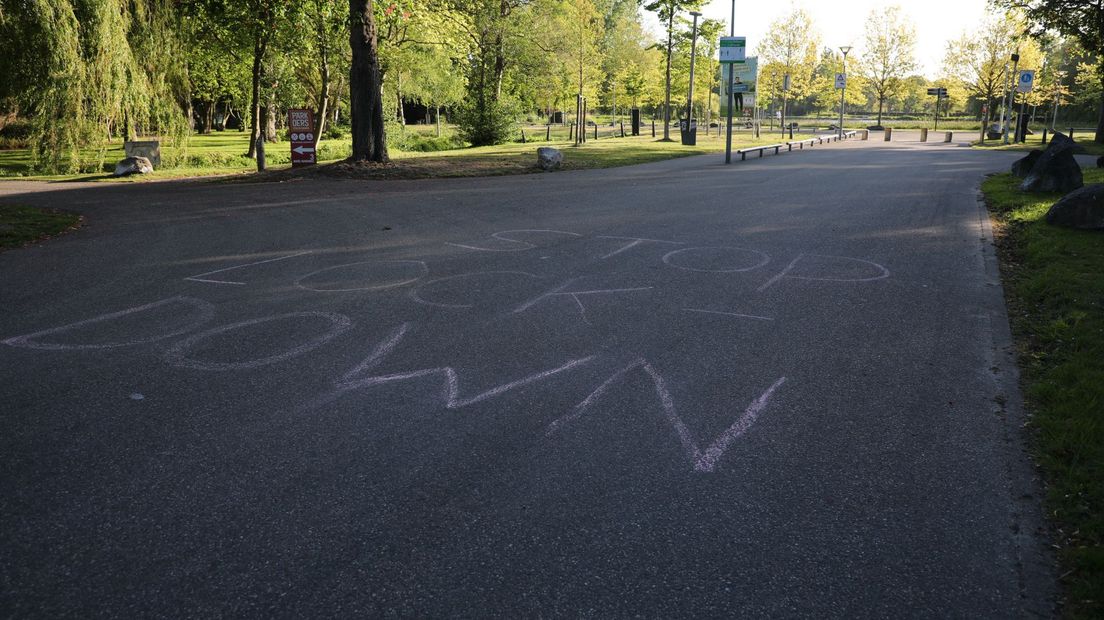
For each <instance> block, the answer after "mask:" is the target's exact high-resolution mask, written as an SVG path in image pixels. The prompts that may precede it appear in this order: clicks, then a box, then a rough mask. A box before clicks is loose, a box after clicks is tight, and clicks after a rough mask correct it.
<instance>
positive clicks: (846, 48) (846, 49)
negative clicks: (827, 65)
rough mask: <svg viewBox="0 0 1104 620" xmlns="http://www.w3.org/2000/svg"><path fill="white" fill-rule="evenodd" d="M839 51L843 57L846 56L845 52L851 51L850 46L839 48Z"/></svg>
mask: <svg viewBox="0 0 1104 620" xmlns="http://www.w3.org/2000/svg"><path fill="white" fill-rule="evenodd" d="M840 51H841V52H843V55H844V56H846V55H847V52H850V51H851V46H850V45H844V46H842V47H840Z"/></svg>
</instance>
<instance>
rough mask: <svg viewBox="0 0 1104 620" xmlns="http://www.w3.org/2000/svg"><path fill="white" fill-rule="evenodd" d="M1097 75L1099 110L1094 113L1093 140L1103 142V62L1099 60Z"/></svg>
mask: <svg viewBox="0 0 1104 620" xmlns="http://www.w3.org/2000/svg"><path fill="white" fill-rule="evenodd" d="M1099 67H1100V70H1099V72H1098V73H1097V77H1099V78H1100V86H1101V88H1100V112H1099V113H1098V114H1097V115H1096V136H1095V137H1094V138H1093V142H1096V143H1097V144H1104V62H1101V63H1100V65H1099Z"/></svg>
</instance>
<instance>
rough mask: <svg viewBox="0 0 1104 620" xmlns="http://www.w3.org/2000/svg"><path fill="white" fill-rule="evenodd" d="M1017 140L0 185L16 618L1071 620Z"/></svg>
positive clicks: (3, 426) (6, 511) (8, 557)
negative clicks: (17, 213)
mask: <svg viewBox="0 0 1104 620" xmlns="http://www.w3.org/2000/svg"><path fill="white" fill-rule="evenodd" d="M568 157H570V153H569V154H568ZM1014 157H1015V155H1014V154H1007V153H984V152H977V151H971V150H969V149H965V148H958V147H955V146H952V145H942V144H927V145H919V144H905V143H900V142H894V143H890V144H886V143H883V142H875V141H870V142H865V143H864V142H850V143H844V144H841V145H833V146H830V147H828V146H825V147H817V148H814V149H812V150H806V151H804V152H801V153H794V154H791V155H784V156H780V157H766V158H764V159H762V160H758V159H756V160H753V161H750V160H749V161H748V162H745V163H742V164H737V165H733V166H729V167H725V166H723V165H721V164H720V163H719V161H718V158H717V157H699V158H691V159H685V160H678V161H670V162H663V163H658V164H650V165H644V166H638V167H630V168H620V169H614V170H600V171H586V172H576V173H559V174H548V175H532V176H521V177H507V178H493V179H470V180H439V181H412V182H380V183H371V182H331V183H318V182H289V183H284V184H277V185H252V184H226V183H222V184H209V183H195V182H191V183H172V184H146V185H131V186H104V185H97V186H80V187H75V186H74V187H70V186H66V185H60V184H59V185H52V186H49V187H48V188H45V189H48V190H49V191H38V190H41V189H44V188H42V187H40V186H34V187H33V188H32V187H30V186H19V185H8V184H5V185H0V192H3V193H4V195H3V196H2V197H0V200H3V201H8V202H23V203H31V204H50V205H54V206H62V207H68V208H72V209H76V210H79V211H81V212H83V213H85V214H86V215H87V216H88V220H89V223H88V226H87V227H86V228H85V229H83V230H81V231H79V232H77V233H76V234H73V235H70V236H67V237H65V238H62V239H58V240H55V241H52V242H50V243H48V244H45V245H41V246H38V247H34V248H28V249H23V250H19V251H12V252H6V253H3V254H0V295H2V301H0V307H2V308H3V311H2V312H0V340H2V341H3V342H4V344H3V345H0V430H2V432H0V454H2V455H3V456H2V457H0V458H2V461H0V462H2V464H3V476H2V479H0V545H2V547H0V548H2V550H3V553H0V575H2V577H0V579H2V584H3V585H2V588H0V608H2V609H5V610H7V612H8V613H10V614H12V615H16V616H28V615H42V616H81V617H85V616H90V615H91V616H95V615H110V616H130V617H133V616H148V615H226V616H273V615H280V616H309V617H318V616H350V615H352V614H368V615H372V616H377V615H402V616H419V617H427V616H429V617H432V616H463V617H471V616H503V617H519V616H523V617H524V616H543V617H549V616H553V617H555V616H567V617H577V616H596V617H622V616H645V617H664V618H667V617H685V616H693V617H718V616H727V617H756V616H812V617H855V616H860V617H861V616H880V617H886V616H893V617H899V616H926V617H1002V618H1007V617H1017V616H1023V615H1032V614H1040V615H1048V614H1049V613H1050V611H1051V607H1050V602H1049V601H1050V599H1051V598H1052V581H1053V574H1052V573H1051V572H1050V569H1049V568H1048V563H1049V559H1048V558H1047V556H1046V554H1045V553H1044V551H1043V550H1044V548H1045V546H1046V544H1045V541H1043V540H1041V539H1040V538H1039V537H1038V536H1037V534H1036V532H1037V529H1038V528H1039V522H1038V509H1037V508H1036V502H1037V501H1038V497H1037V496H1036V495H1035V494H1036V488H1035V486H1034V484H1033V482H1032V481H1031V480H1030V473H1031V469H1030V467H1029V465H1028V462H1027V459H1026V457H1025V455H1024V453H1023V450H1022V447H1021V444H1020V436H1019V430H1018V429H1019V426H1020V424H1021V423H1022V419H1021V415H1022V413H1021V410H1020V407H1019V396H1018V393H1017V391H1016V387H1015V385H1016V384H1015V381H1016V375H1015V370H1014V368H1013V367H1012V366H1011V364H1010V357H1009V341H1008V338H1009V336H1008V331H1007V320H1006V316H1005V311H1004V307H1003V301H1002V295H1001V288H1000V284H999V279H998V274H997V271H996V267H995V262H994V259H993V255H992V248H991V246H990V233H989V230H988V226H987V224H986V220H985V217H984V214H983V210H982V209H981V208H980V207H979V205H978V202H977V186H978V183H979V181H980V180H981V178H982V175H983V174H985V173H987V172H990V171H994V170H1000V169H1005V168H1006V166H1007V165H1008V163H1010V162H1011V161H1012V159H1013V158H1014Z"/></svg>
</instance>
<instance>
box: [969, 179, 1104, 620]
mask: <svg viewBox="0 0 1104 620" xmlns="http://www.w3.org/2000/svg"><path fill="white" fill-rule="evenodd" d="M1085 182H1086V183H1087V184H1088V183H1104V170H1099V169H1089V170H1086V171H1085ZM1018 183H1019V179H1016V178H1015V177H1013V176H1012V175H1010V174H1001V175H997V176H994V177H991V178H989V179H988V180H986V181H985V183H984V184H983V185H982V190H983V191H984V193H985V196H986V199H987V200H988V202H989V205H990V210H991V211H992V213H993V215H994V217H995V219H996V221H997V228H998V231H999V233H1000V234H999V235H998V238H999V245H1000V249H1001V255H1002V260H1001V263H1002V272H1003V279H1004V284H1005V294H1006V297H1007V301H1008V308H1009V315H1010V317H1011V320H1012V327H1013V331H1014V333H1015V335H1016V339H1017V346H1018V349H1019V355H1020V365H1021V368H1022V369H1023V381H1024V389H1025V396H1026V398H1027V401H1028V407H1029V410H1030V411H1031V413H1032V416H1031V427H1032V430H1033V440H1034V441H1033V444H1034V445H1033V449H1034V451H1035V455H1036V459H1037V462H1038V463H1039V465H1040V466H1041V468H1042V469H1043V472H1044V478H1045V480H1046V483H1047V511H1048V513H1049V515H1050V517H1051V519H1052V521H1053V523H1054V524H1055V526H1056V528H1057V533H1058V540H1057V541H1056V542H1057V544H1058V547H1059V552H1058V553H1059V557H1060V561H1061V564H1062V574H1063V579H1062V582H1063V586H1064V588H1065V607H1064V611H1065V615H1066V616H1067V617H1070V618H1101V617H1104V233H1102V232H1100V231H1078V230H1071V229H1066V228H1059V227H1055V226H1050V225H1049V224H1047V223H1046V222H1045V221H1044V219H1043V216H1044V215H1045V214H1046V212H1047V209H1049V208H1050V206H1051V205H1052V204H1053V203H1054V202H1055V201H1056V200H1057V199H1058V198H1059V197H1060V196H1058V195H1054V194H1052V195H1046V194H1031V195H1029V194H1023V193H1021V192H1020V191H1019V189H1018Z"/></svg>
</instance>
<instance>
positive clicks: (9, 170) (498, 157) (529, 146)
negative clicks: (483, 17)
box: [0, 122, 797, 183]
mask: <svg viewBox="0 0 1104 620" xmlns="http://www.w3.org/2000/svg"><path fill="white" fill-rule="evenodd" d="M523 129H524V131H525V135H526V140H527V142H526V143H524V144H522V143H520V142H512V143H508V144H503V145H499V146H491V147H478V148H453V149H449V150H432V151H427V152H422V151H416V150H410V151H403V150H398V149H394V148H392V149H391V150H390V156H391V159H392V162H393V165H392V169H391V174H387V173H384V171H382V170H381V171H380V174H378V175H376V176H381V177H387V176H408V177H438V176H482V175H500V174H517V173H521V172H531V171H532V169H533V165H534V163H535V161H536V155H535V152H536V148H537V147H538V146H545V145H547V146H554V147H557V148H561V149H564V151H565V163H564V168H565V169H569V170H570V169H580V168H605V167H611V166H623V165H629V164H638V163H646V162H651V161H658V160H662V159H670V158H673V157H685V156H688V155H700V154H703V153H711V152H717V151H718V150H722V149H723V148H724V141H723V138H722V136H721V135H720V134H718V133H717V130H716V129H713V130H712V131H711V133H710V135H708V136H707V135H705V133H704V126H702V127H701V128H700V129H699V131H698V145H697V146H694V147H684V146H682V145H681V144H680V143H679V142H677V140H678V130H677V128H674V129H672V132H671V135H672V138H674V139H675V140H676V141H675V142H658V141H657V139H653V138H652V137H651V125H650V122H649V123H648V124H646V125H645V127H644V132H643V133H644V135H642V136H637V137H631V136H630V137H625V138H621V137H616V138H615V137H614V136H615V135H616V136H619V135H620V127H619V126H618V127H611V126H609V125H605V124H604V125H601V126H599V127H598V135H599V138H598V139H597V140H595V139H594V127H593V126H590V127H588V131H587V137H588V140H587V143H586V144H585V145H582V146H579V147H575V146H573V145H572V144H571V143H570V142H568V141H567V134H568V128H567V127H564V126H553V127H552V128H551V132H550V133H551V136H550V137H551V141H549V142H546V141H545V136H546V135H548V133H547V129H546V127H545V126H544V125H530V126H525V127H523ZM626 130H627V128H626ZM404 131H405V132H406V133H407V134H409V137H410V138H412V139H403V140H401V142H402V143H404V144H413V145H414V146H415V148H440V147H444V146H448V144H449V142H450V140H451V138H450V137H449V136H451V134H452V131H453V130H452V129H451V128H448V129H446V131H445V136H444V137H442V138H440V139H438V138H436V137H435V133H436V129H435V127H434V126H433V125H412V126H407V127H406V128H405V130H404ZM656 132H657V135H659V136H661V135H662V127H657V129H656ZM520 136H521V129H519V131H518V134H517V137H518V138H519V139H520ZM796 137H797V136H795V138H796ZM779 139H780V136H779V134H769V133H766V132H764V133H763V137H762V138H761V139H759V140H756V139H755V138H754V137H752V135H751V133H750V132H749V131H747V130H742V131H740V132H739V133H737V134H736V137H735V139H734V141H733V144H734V148H739V147H740V146H747V145H750V144H756V143H766V142H772V141H778V140H779ZM248 140H249V135H248V134H246V133H241V132H237V131H227V132H221V133H214V134H210V135H197V136H193V137H192V138H191V139H190V140H189V143H188V145H187V146H186V147H185V148H184V149H182V152H181V153H175V152H173V150H172V149H169V148H166V149H163V151H162V158H163V159H165V160H166V161H167V160H169V159H170V158H171V157H172V156H174V155H181V156H182V157H183V159H184V161H183V165H180V166H177V167H173V168H161V169H158V170H156V171H155V172H153V173H152V174H147V175H134V176H131V177H124V178H121V179H115V178H113V177H111V176H110V169H113V166H114V162H116V161H118V160H119V159H122V158H123V156H124V155H123V150H122V145H121V143H116V144H113V145H112V146H111V148H110V149H108V151H107V154H106V156H105V159H104V161H105V167H104V168H105V169H104V170H102V171H97V172H93V173H83V174H67V175H39V174H34V173H33V172H32V170H31V163H32V162H31V154H30V151H29V149H11V150H0V179H2V178H19V179H25V180H43V181H109V182H123V183H132V182H138V181H150V180H158V179H175V178H182V177H195V176H212V175H237V174H245V173H250V172H253V171H255V170H256V163H255V162H254V161H253V160H251V159H248V158H245V157H244V156H243V155H244V153H245V152H246V148H247V146H248ZM350 153H351V143H350V141H349V139H348V138H344V139H340V140H323V141H322V143H321V145H320V147H319V161H320V162H323V163H325V162H334V161H340V160H342V159H345V158H346V157H348V156H349V154H350ZM266 155H267V157H266V159H267V162H268V167H269V168H270V169H271V170H275V171H281V170H284V169H286V168H287V167H288V162H289V159H290V145H289V144H288V143H287V142H278V143H275V144H269V145H268V146H267V148H266Z"/></svg>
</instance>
